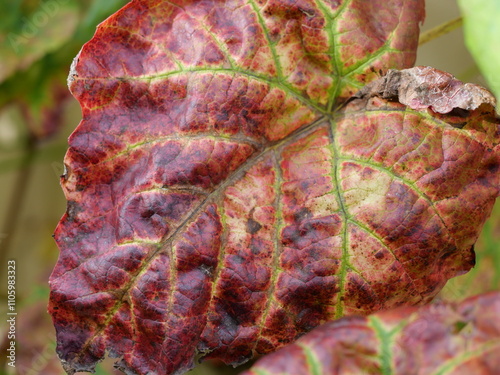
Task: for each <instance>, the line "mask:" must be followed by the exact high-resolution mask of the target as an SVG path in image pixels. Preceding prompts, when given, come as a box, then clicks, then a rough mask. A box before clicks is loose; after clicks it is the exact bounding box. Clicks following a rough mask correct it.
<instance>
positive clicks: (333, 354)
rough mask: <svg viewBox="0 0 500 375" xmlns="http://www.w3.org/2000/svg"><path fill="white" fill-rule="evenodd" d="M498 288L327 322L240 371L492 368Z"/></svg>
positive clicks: (499, 362) (499, 319) (498, 343)
mask: <svg viewBox="0 0 500 375" xmlns="http://www.w3.org/2000/svg"><path fill="white" fill-rule="evenodd" d="M499 350H500V293H498V292H494V293H488V294H482V295H479V296H475V297H471V298H468V299H466V300H464V301H462V302H461V303H448V304H446V303H443V302H440V303H437V304H431V305H428V306H425V307H421V308H419V309H417V308H415V307H400V308H398V309H394V310H390V311H384V312H380V313H377V314H373V315H370V316H368V317H345V318H342V319H340V320H337V321H335V322H328V323H326V324H324V325H322V326H321V327H318V328H316V329H314V330H313V331H311V332H310V333H308V334H306V335H304V336H303V337H301V338H300V339H298V340H297V341H296V342H295V343H293V344H290V345H288V346H286V347H285V348H283V349H281V350H279V351H277V352H275V353H272V354H269V355H268V356H266V357H265V358H263V359H261V360H259V361H258V362H257V363H256V364H255V365H254V366H253V367H252V368H251V369H250V370H249V371H245V372H243V373H242V374H241V375H274V374H280V375H287V374H290V375H291V374H293V375H309V374H323V375H333V374H345V373H355V374H445V373H446V374H451V373H453V374H457V375H460V374H463V375H465V374H494V373H495V372H496V371H497V370H498V368H499V367H500V357H499V356H498V352H499Z"/></svg>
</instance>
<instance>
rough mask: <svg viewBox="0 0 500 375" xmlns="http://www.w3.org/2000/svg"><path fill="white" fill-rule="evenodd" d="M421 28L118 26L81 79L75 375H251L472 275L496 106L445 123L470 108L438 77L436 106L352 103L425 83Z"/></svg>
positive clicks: (110, 23) (385, 14)
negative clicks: (119, 373)
mask: <svg viewBox="0 0 500 375" xmlns="http://www.w3.org/2000/svg"><path fill="white" fill-rule="evenodd" d="M422 19H423V1H420V0H406V1H404V0H393V1H387V0H384V1H382V0H380V1H356V0H351V1H348V0H345V1H311V0H299V1H293V2H292V1H285V0H270V1H266V2H261V1H254V0H250V1H242V0H234V1H231V0H229V1H225V2H220V1H180V2H177V3H172V2H166V1H132V2H131V3H130V4H129V5H127V6H126V7H125V8H123V9H122V10H121V11H119V12H118V13H116V14H115V15H114V16H112V17H111V18H109V19H108V20H106V21H105V22H104V23H102V24H101V25H100V26H99V28H98V30H97V32H96V35H95V37H94V38H93V39H92V40H91V41H90V42H89V43H87V44H86V45H85V46H84V47H83V49H82V51H81V52H80V54H79V56H78V57H77V59H76V60H75V63H74V65H73V68H72V72H71V75H70V88H71V91H72V93H73V95H74V96H75V97H76V98H77V99H78V100H79V102H80V104H81V107H82V112H83V120H82V122H81V123H80V125H79V126H78V128H77V129H76V130H75V132H74V133H73V135H72V136H71V137H70V140H69V142H70V148H69V150H68V153H67V155H66V158H65V164H66V168H67V171H66V173H65V175H64V176H63V177H62V186H63V189H64V192H65V195H66V198H67V200H68V208H67V212H66V214H65V215H64V217H63V218H62V220H61V222H60V224H59V226H58V227H57V229H56V232H55V238H56V241H57V244H58V246H59V248H60V250H61V254H60V258H59V261H58V264H57V265H56V267H55V269H54V272H53V274H52V276H51V280H50V283H51V289H52V293H51V299H50V306H49V310H50V313H51V314H52V316H53V320H54V324H55V327H56V331H57V340H58V347H57V350H58V353H59V356H60V358H61V360H62V361H63V363H64V366H65V368H66V370H67V371H68V372H69V373H73V372H74V371H80V370H83V371H92V369H93V368H94V367H95V364H96V362H98V361H99V360H100V359H102V358H103V357H104V356H105V354H106V352H108V353H109V355H111V356H113V357H116V358H119V362H118V367H119V368H121V369H122V370H124V371H125V372H127V373H128V374H174V373H182V372H184V371H185V370H187V369H189V368H191V367H193V366H194V362H195V360H196V359H198V358H203V357H205V358H220V359H222V360H223V361H224V362H226V363H233V364H237V363H241V362H243V361H245V360H247V359H248V358H250V357H252V356H253V355H255V354H262V353H268V352H271V351H273V350H275V349H276V348H278V347H281V346H283V345H284V344H286V343H289V342H290V341H292V340H294V339H295V338H297V337H298V336H300V335H302V334H303V333H305V332H307V331H309V330H311V329H312V328H314V327H316V326H317V325H319V324H321V323H323V322H325V321H328V320H332V319H334V318H338V317H341V316H343V315H346V314H368V313H371V312H373V311H377V310H379V309H382V308H384V309H385V308H390V307H394V306H398V305H401V304H413V305H415V304H422V303H425V302H427V301H429V300H430V299H432V297H433V296H434V295H435V294H436V293H437V292H438V291H439V289H440V288H441V287H442V286H443V285H444V283H445V282H446V280H447V279H449V278H450V277H453V276H456V275H458V274H461V273H463V272H466V271H467V270H469V269H470V268H471V267H472V266H473V264H474V253H473V249H472V247H473V244H474V242H475V241H476V239H477V236H478V233H479V231H480V229H481V226H482V224H483V222H484V221H485V219H486V218H487V217H488V215H489V213H490V211H491V207H492V205H493V202H494V200H495V198H496V196H497V195H498V185H499V181H498V180H499V174H498V166H499V146H498V144H499V127H498V121H497V120H496V119H495V118H494V111H493V107H492V105H491V103H490V102H489V101H488V100H486V99H484V98H483V99H479V101H478V102H479V104H478V106H476V107H475V108H468V107H466V108H462V109H460V108H455V109H453V110H452V111H451V112H450V113H448V114H447V113H442V114H437V113H435V112H433V110H432V108H433V105H435V104H436V103H437V102H439V100H441V99H442V98H443V97H446V98H448V97H454V96H456V95H460V96H464V95H465V94H464V92H468V91H467V90H462V89H461V87H462V86H461V85H462V84H461V83H458V84H457V83H456V82H455V81H453V80H452V82H453V85H454V86H453V87H454V89H452V90H450V89H446V88H443V87H441V86H440V85H439V82H440V81H441V79H445V78H446V79H451V78H450V77H448V76H446V74H445V73H442V72H438V71H434V70H430V71H428V72H427V73H425V72H424V73H422V69H423V68H418V69H419V70H410V71H404V72H405V73H401V74H402V75H405V76H409V78H408V79H407V81H408V82H409V83H412V82H414V81H415V80H417V79H419V78H418V77H422V75H424V76H426V77H428V79H424V81H425V82H427V85H428V87H427V86H426V88H425V89H424V90H420V91H419V89H418V85H415V84H414V85H413V86H412V85H411V84H410V85H409V86H408V87H407V86H401V87H397V86H398V85H397V84H396V83H395V82H393V81H391V82H392V83H391V87H393V88H394V87H397V90H396V93H395V94H392V95H391V97H389V98H387V97H386V96H384V94H383V92H381V90H380V89H379V88H378V87H381V86H383V85H379V86H377V85H375V86H370V87H371V88H370V89H369V90H367V91H366V92H362V93H360V94H359V95H358V97H356V98H352V99H349V98H350V97H351V96H352V94H354V93H355V92H356V91H358V89H359V88H361V87H363V86H364V83H365V82H368V81H373V80H374V79H376V78H377V75H378V74H381V73H384V72H386V71H387V70H388V69H389V68H392V69H403V68H407V67H410V66H411V65H412V64H413V62H414V58H415V49H416V42H417V39H418V23H419V22H420V21H421V20H422ZM412 77H413V78H412ZM424 78H425V77H424ZM433 82H435V84H433ZM411 87H413V89H414V90H417V91H418V95H416V97H417V98H418V99H419V102H418V104H419V106H418V108H417V109H414V108H415V107H412V106H411V105H410V106H409V107H406V106H405V105H404V104H401V103H400V102H399V97H400V96H401V97H403V94H408V93H409V92H410V91H411ZM415 87H416V88H415ZM455 89H456V90H455ZM457 90H458V91H457ZM382 91H383V90H382ZM427 91H429V92H432V95H430V94H429V95H426V92H427ZM457 92H458V93H459V94H457ZM440 93H441V94H440ZM474 95H477V94H474ZM485 95H486V94H485ZM429 98H430V99H429ZM448 102H450V103H458V104H456V105H458V106H459V107H460V106H462V104H461V103H463V102H460V101H448ZM481 103H482V104H481ZM436 105H437V104H436ZM452 106H455V104H452ZM428 107H429V108H428ZM412 108H413V109H412Z"/></svg>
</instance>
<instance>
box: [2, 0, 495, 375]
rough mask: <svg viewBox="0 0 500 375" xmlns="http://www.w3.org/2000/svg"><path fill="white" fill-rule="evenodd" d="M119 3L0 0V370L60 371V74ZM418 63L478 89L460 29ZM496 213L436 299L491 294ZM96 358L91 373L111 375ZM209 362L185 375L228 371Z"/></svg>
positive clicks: (437, 7) (433, 22)
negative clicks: (11, 335) (10, 272)
mask: <svg viewBox="0 0 500 375" xmlns="http://www.w3.org/2000/svg"><path fill="white" fill-rule="evenodd" d="M126 3H127V1H124V0H107V1H97V0H45V1H39V0H12V1H9V2H7V1H2V2H0V14H1V20H2V22H1V23H0V300H1V301H2V303H1V305H0V316H1V317H2V319H1V322H0V349H1V350H0V353H2V355H1V356H0V374H5V375H14V374H15V375H24V374H29V375H35V374H49V375H59V374H63V373H64V371H63V370H62V367H61V365H60V364H59V361H58V359H57V357H56V355H55V351H54V349H55V334H54V329H53V326H52V322H51V319H50V317H49V316H48V314H47V312H46V305H47V300H48V294H49V290H48V283H47V280H48V277H49V275H50V273H51V271H52V268H53V266H54V264H55V262H56V261H57V257H58V249H57V247H56V245H55V243H54V241H53V239H52V236H51V235H52V233H53V231H54V228H55V227H56V225H57V222H58V221H59V219H60V217H61V216H62V214H63V213H64V211H65V206H66V202H65V199H64V196H63V193H62V190H61V188H60V186H59V176H60V175H61V174H62V173H63V164H62V160H63V157H64V153H65V150H66V147H67V138H68V136H69V134H70V133H71V132H72V131H73V129H74V128H75V127H76V126H77V125H78V123H79V121H80V118H81V114H80V108H79V105H78V103H77V102H76V100H75V99H74V98H73V97H72V96H71V95H70V94H69V91H68V90H67V86H66V77H67V75H68V71H69V67H70V64H71V61H72V59H73V58H74V57H75V56H76V54H77V53H78V51H79V49H80V48H81V46H82V44H83V43H85V42H86V41H87V40H89V39H90V38H91V37H92V35H93V33H94V30H95V27H96V25H97V24H99V23H100V22H101V21H103V20H104V19H105V18H106V17H107V16H109V15H110V14H112V13H113V12H115V11H116V10H117V9H119V8H121V7H122V6H123V5H124V4H126ZM459 15H460V14H459V10H458V7H457V4H456V0H428V1H427V19H426V22H425V24H424V26H423V28H422V31H425V30H428V29H429V28H432V27H434V26H437V25H439V24H442V23H444V22H446V21H449V20H452V19H454V18H456V17H459ZM417 65H431V66H433V67H435V68H438V69H441V70H445V71H448V72H450V73H452V74H453V75H455V76H456V77H458V78H459V79H461V80H463V81H468V82H475V83H479V84H482V85H484V86H485V85H486V83H485V81H484V79H483V78H482V76H481V74H480V73H479V70H478V68H477V66H476V65H475V63H474V61H473V59H472V58H471V57H470V55H469V53H468V52H467V50H466V47H465V46H464V42H463V35H462V30H461V28H459V29H457V30H455V31H453V32H451V33H449V34H447V35H445V36H442V37H440V38H438V39H436V40H433V41H431V42H429V43H426V44H424V45H422V46H421V47H420V49H419V53H418V60H417ZM499 242H500V207H499V204H497V205H496V207H495V210H494V213H493V215H492V217H491V218H490V220H489V221H488V222H487V223H486V225H485V227H484V230H483V233H482V235H481V238H480V239H479V241H478V243H477V246H476V252H477V266H476V267H475V268H474V270H472V271H471V272H469V273H468V274H466V275H463V276H460V277H458V278H455V279H453V280H451V281H450V282H449V283H448V284H447V285H446V287H445V288H444V290H443V291H442V292H441V294H440V295H439V296H438V299H443V300H459V299H462V298H464V297H467V296H470V295H474V294H478V293H481V292H485V291H489V290H500V251H498V250H499ZM9 259H14V260H16V263H17V272H16V273H17V284H16V292H17V305H16V311H17V312H18V316H17V319H18V320H17V332H16V334H17V337H16V339H17V345H18V346H17V358H16V365H17V367H16V370H13V369H12V368H10V367H9V366H6V355H5V353H6V351H7V347H8V345H7V342H8V340H7V339H6V332H7V331H6V330H7V325H6V324H5V319H4V318H3V317H6V316H7V315H6V312H7V311H6V309H7V302H6V301H7V287H6V286H7V275H6V272H7V261H8V260H9ZM112 362H113V361H111V360H105V361H104V362H102V363H101V364H99V366H98V368H97V374H98V375H110V374H119V372H117V371H115V370H114V369H113V367H112ZM241 370H242V368H239V369H237V370H233V369H232V368H227V367H225V366H222V365H220V364H217V363H208V364H203V365H202V366H200V367H199V368H197V369H196V370H194V371H193V372H192V373H193V374H205V375H210V374H236V373H238V372H240V371H241Z"/></svg>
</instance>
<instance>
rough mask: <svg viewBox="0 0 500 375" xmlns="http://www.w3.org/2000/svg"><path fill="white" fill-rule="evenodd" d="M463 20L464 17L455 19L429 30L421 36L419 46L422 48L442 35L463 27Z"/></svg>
mask: <svg viewBox="0 0 500 375" xmlns="http://www.w3.org/2000/svg"><path fill="white" fill-rule="evenodd" d="M462 23H463V20H462V17H458V18H455V19H454V20H451V21H448V22H445V23H443V24H442V25H439V26H436V27H434V28H432V29H430V30H427V31H425V32H423V33H422V34H420V38H419V40H418V45H419V46H421V45H422V44H424V43H427V42H430V41H431V40H434V39H436V38H438V37H440V36H441V35H445V34H448V33H449V32H452V31H453V30H455V29H457V28H459V27H460V26H462Z"/></svg>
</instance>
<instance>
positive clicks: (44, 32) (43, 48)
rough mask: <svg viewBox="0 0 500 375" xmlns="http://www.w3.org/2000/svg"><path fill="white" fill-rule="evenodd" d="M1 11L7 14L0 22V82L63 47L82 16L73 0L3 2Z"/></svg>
mask: <svg viewBox="0 0 500 375" xmlns="http://www.w3.org/2000/svg"><path fill="white" fill-rule="evenodd" d="M7 4H8V5H7ZM7 7H8V9H4V8H7ZM0 11H1V12H2V17H4V15H5V21H4V22H2V25H1V26H0V55H1V56H2V64H0V82H2V81H4V80H5V79H6V78H8V77H9V76H10V75H11V74H12V73H14V72H16V71H17V70H24V69H26V68H27V67H29V66H30V65H31V64H32V63H33V62H34V61H36V60H38V59H39V58H41V57H43V56H44V55H45V54H47V53H49V52H52V51H55V50H57V49H58V48H60V47H61V46H62V45H63V44H64V43H66V42H67V41H68V40H69V39H70V38H71V36H72V34H73V32H74V30H75V29H76V27H77V24H78V18H79V15H78V13H79V6H78V4H77V2H76V1H74V0H72V1H58V0H48V1H38V2H26V1H20V0H16V1H12V2H5V3H4V4H3V5H0Z"/></svg>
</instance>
